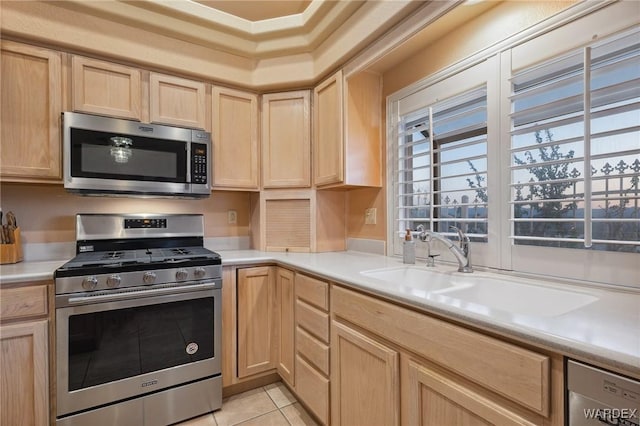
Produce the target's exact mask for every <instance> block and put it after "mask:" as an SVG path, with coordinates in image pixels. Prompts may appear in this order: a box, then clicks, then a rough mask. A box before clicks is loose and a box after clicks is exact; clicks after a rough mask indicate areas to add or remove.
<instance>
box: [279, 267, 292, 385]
mask: <svg viewBox="0 0 640 426" xmlns="http://www.w3.org/2000/svg"><path fill="white" fill-rule="evenodd" d="M294 294H295V293H294V273H293V272H292V271H290V270H288V269H284V268H278V269H277V272H276V300H277V305H278V306H277V308H276V322H277V330H278V342H277V347H278V373H279V374H280V377H282V379H283V380H285V381H286V382H287V383H288V384H289V385H291V386H293V385H294V375H293V369H294V363H295V359H294V334H295V333H294V332H295V322H294V311H295V310H294V303H295V299H294Z"/></svg>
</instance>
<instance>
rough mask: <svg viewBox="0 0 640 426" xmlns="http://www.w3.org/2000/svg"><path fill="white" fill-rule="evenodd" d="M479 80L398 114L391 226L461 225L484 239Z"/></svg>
mask: <svg viewBox="0 0 640 426" xmlns="http://www.w3.org/2000/svg"><path fill="white" fill-rule="evenodd" d="M486 92H487V91H486V87H485V86H482V87H480V88H476V89H473V90H469V91H466V92H464V93H462V94H458V95H455V96H452V97H449V98H447V99H444V100H438V101H436V102H434V103H432V104H431V105H428V106H425V107H422V108H421V109H419V110H417V111H413V112H410V113H407V114H404V115H401V116H400V117H399V124H398V129H397V130H398V133H397V135H398V137H397V145H396V147H397V169H396V177H397V179H396V180H395V184H394V186H395V189H396V195H397V200H396V214H395V217H396V222H397V224H396V231H397V232H398V235H402V234H404V232H405V230H406V229H411V230H415V229H416V228H417V227H418V225H423V226H424V228H425V229H431V230H434V231H437V232H440V233H444V234H449V235H450V236H451V237H454V236H456V235H457V234H456V233H455V232H453V231H452V230H451V228H450V227H451V226H455V227H458V228H460V229H462V230H463V231H464V232H465V233H467V235H469V237H470V238H471V240H472V241H482V242H486V241H487V212H488V196H489V195H488V190H487V93H486Z"/></svg>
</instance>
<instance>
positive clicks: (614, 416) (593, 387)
mask: <svg viewBox="0 0 640 426" xmlns="http://www.w3.org/2000/svg"><path fill="white" fill-rule="evenodd" d="M567 392H568V405H569V410H568V424H569V426H590V425H597V426H602V425H611V426H614V425H615V426H638V425H640V381H638V380H634V379H631V378H628V377H623V376H620V375H618V374H615V373H611V372H609V371H605V370H601V369H599V368H595V367H591V366H589V365H586V364H582V363H579V362H576V361H572V360H569V361H568V362H567Z"/></svg>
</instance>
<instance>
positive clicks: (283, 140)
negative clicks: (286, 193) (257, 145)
mask: <svg viewBox="0 0 640 426" xmlns="http://www.w3.org/2000/svg"><path fill="white" fill-rule="evenodd" d="M310 103H311V96H310V92H309V91H308V90H301V91H296V92H285V93H270V94H267V95H264V96H262V186H263V187H264V188H287V187H288V188H292V187H293V188H295V187H306V188H308V187H310V186H311V172H310V169H311V160H310V158H311V113H310V109H311V108H310V107H311V105H310Z"/></svg>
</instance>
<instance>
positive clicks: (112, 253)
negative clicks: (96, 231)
mask: <svg viewBox="0 0 640 426" xmlns="http://www.w3.org/2000/svg"><path fill="white" fill-rule="evenodd" d="M123 254H124V253H123V252H121V251H109V252H106V253H105V254H104V256H102V259H104V260H109V259H120V258H122V256H123Z"/></svg>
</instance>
